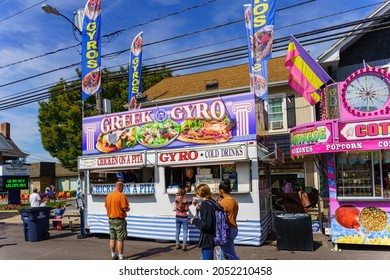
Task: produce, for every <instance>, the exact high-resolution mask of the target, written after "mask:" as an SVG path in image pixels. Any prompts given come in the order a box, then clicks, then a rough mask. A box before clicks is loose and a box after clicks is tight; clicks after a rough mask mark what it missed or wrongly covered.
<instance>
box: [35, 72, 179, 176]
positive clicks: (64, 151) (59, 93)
mask: <svg viewBox="0 0 390 280" xmlns="http://www.w3.org/2000/svg"><path fill="white" fill-rule="evenodd" d="M142 71H143V74H142V89H143V91H146V90H147V89H148V88H150V87H152V86H153V85H155V84H156V83H158V82H159V81H161V80H163V79H164V78H166V77H171V76H172V71H170V70H169V69H166V68H165V67H164V66H159V67H157V68H155V69H153V70H149V69H147V68H146V67H144V68H143V70H142ZM76 72H77V73H78V76H79V79H78V80H77V81H72V82H70V83H66V81H64V79H60V81H59V82H58V83H57V84H56V85H55V86H53V87H52V88H51V89H50V90H49V92H50V97H49V99H48V100H47V101H42V102H39V106H40V108H39V111H38V126H39V131H40V133H41V139H42V145H43V148H44V149H45V150H46V151H48V152H49V153H50V155H51V156H52V157H54V158H57V159H58V160H59V162H60V163H61V164H62V165H63V166H64V167H65V168H67V169H69V170H72V171H77V158H78V157H79V156H81V155H82V151H81V142H82V109H81V107H82V102H81V88H80V80H81V78H80V77H81V73H80V70H76ZM102 98H103V99H109V100H111V111H112V112H113V113H115V112H122V111H125V110H126V108H125V105H126V104H127V99H128V68H123V67H121V68H120V69H119V71H118V72H115V73H112V72H110V71H109V70H107V69H103V71H102ZM95 104H96V99H95V96H91V97H89V98H88V99H87V100H85V101H84V117H88V116H93V115H96V110H89V108H93V107H94V106H95Z"/></svg>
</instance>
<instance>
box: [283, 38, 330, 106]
mask: <svg viewBox="0 0 390 280" xmlns="http://www.w3.org/2000/svg"><path fill="white" fill-rule="evenodd" d="M284 65H285V66H286V68H287V69H288V70H289V71H290V75H289V78H288V82H289V84H290V86H291V87H292V88H293V89H294V90H295V91H296V92H298V93H299V94H300V95H302V96H303V97H304V98H305V99H306V100H307V101H308V102H309V103H310V105H312V106H314V105H315V104H316V103H317V102H318V101H320V99H321V97H320V94H319V89H320V88H321V86H322V85H324V84H325V83H327V82H328V81H329V80H331V79H332V78H331V77H330V76H329V75H328V73H326V72H325V70H324V69H322V67H321V66H320V65H319V64H318V63H317V62H316V61H315V60H314V59H313V58H312V57H311V56H310V55H309V54H308V53H307V51H305V49H304V48H303V47H302V46H301V45H300V44H299V42H298V41H297V40H296V39H295V37H294V36H291V38H290V43H289V45H288V50H287V56H286V62H285V64H284Z"/></svg>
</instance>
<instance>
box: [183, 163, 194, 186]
mask: <svg viewBox="0 0 390 280" xmlns="http://www.w3.org/2000/svg"><path fill="white" fill-rule="evenodd" d="M194 184H195V172H194V169H192V168H191V167H187V168H186V169H184V186H185V188H186V189H187V190H186V191H187V192H190V191H191V187H192V186H193V185H194ZM188 188H189V190H188Z"/></svg>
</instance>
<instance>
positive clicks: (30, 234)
mask: <svg viewBox="0 0 390 280" xmlns="http://www.w3.org/2000/svg"><path fill="white" fill-rule="evenodd" d="M50 210H52V208H51V207H46V206H40V207H30V208H25V209H21V210H19V212H20V216H21V219H22V221H23V231H24V240H25V241H31V242H36V241H41V240H45V239H48V238H49V237H50V233H49V218H50Z"/></svg>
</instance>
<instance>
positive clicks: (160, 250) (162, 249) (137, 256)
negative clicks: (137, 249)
mask: <svg viewBox="0 0 390 280" xmlns="http://www.w3.org/2000/svg"><path fill="white" fill-rule="evenodd" d="M173 248H174V245H169V246H167V247H158V248H151V249H147V250H145V251H144V252H141V253H137V254H134V255H130V256H126V258H127V259H131V260H139V259H142V258H146V257H151V256H154V255H158V254H161V253H168V252H170V251H172V249H173Z"/></svg>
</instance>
